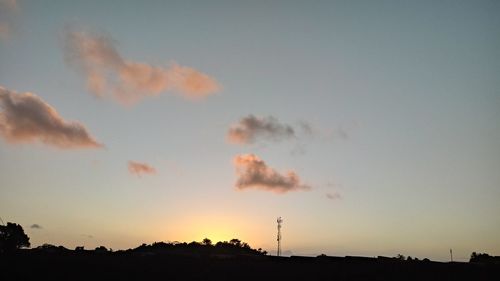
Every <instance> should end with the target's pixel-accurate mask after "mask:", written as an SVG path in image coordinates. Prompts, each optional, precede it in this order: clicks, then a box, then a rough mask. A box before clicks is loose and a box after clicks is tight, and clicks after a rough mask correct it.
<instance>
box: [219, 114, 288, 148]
mask: <svg viewBox="0 0 500 281" xmlns="http://www.w3.org/2000/svg"><path fill="white" fill-rule="evenodd" d="M293 137H295V130H294V129H293V128H292V126H290V125H287V124H282V123H280V122H279V121H278V119H276V118H274V117H272V116H268V117H263V118H259V117H255V116H254V115H251V114H250V115H248V116H246V117H243V118H242V119H241V120H240V121H239V122H238V123H237V124H235V125H233V126H231V128H229V130H228V132H227V139H228V140H229V142H231V143H237V144H249V143H254V142H255V141H256V140H257V138H263V139H268V140H274V141H280V140H283V139H289V138H293Z"/></svg>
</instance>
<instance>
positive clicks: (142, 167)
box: [128, 161, 156, 177]
mask: <svg viewBox="0 0 500 281" xmlns="http://www.w3.org/2000/svg"><path fill="white" fill-rule="evenodd" d="M128 171H129V172H130V173H131V174H133V175H136V176H139V177H140V176H141V175H144V174H145V175H154V174H156V169H155V168H154V167H153V166H151V165H149V164H146V163H141V162H136V161H128Z"/></svg>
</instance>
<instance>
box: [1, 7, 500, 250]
mask: <svg viewBox="0 0 500 281" xmlns="http://www.w3.org/2000/svg"><path fill="white" fill-rule="evenodd" d="M2 2H3V6H2V7H1V9H3V11H2V12H1V13H0V17H2V18H0V24H4V25H3V26H8V28H9V32H8V34H7V33H5V32H3V35H2V36H1V37H0V86H2V87H3V88H5V89H7V90H8V91H9V92H12V93H16V95H18V94H20V93H25V92H31V93H33V94H34V95H36V96H38V97H39V98H40V99H42V100H43V101H44V102H45V103H47V104H50V105H51V106H52V107H53V108H55V110H57V112H58V114H59V115H60V116H61V117H62V118H64V120H67V121H68V122H69V121H78V122H80V123H81V124H82V125H84V126H85V128H86V129H87V130H88V132H89V133H90V134H91V136H92V137H94V138H95V139H96V140H97V141H99V142H100V143H102V144H103V145H104V147H103V148H99V147H93V148H81V149H79V148H78V147H77V148H74V149H68V148H61V147H58V146H54V145H50V144H46V143H43V142H40V141H28V142H22V143H21V142H18V141H15V140H14V141H12V140H11V141H8V140H7V139H6V137H5V136H4V137H3V138H2V135H1V134H0V217H1V218H2V219H3V220H4V221H13V222H17V223H20V224H21V225H22V226H23V227H24V229H25V231H26V232H27V233H28V235H29V236H30V237H31V242H32V246H38V245H40V244H43V243H51V244H56V245H60V244H61V245H64V246H66V247H69V248H74V247H75V246H78V245H85V246H86V247H87V248H93V247H96V246H99V245H105V246H107V247H111V248H113V249H126V248H130V247H136V246H138V245H140V244H141V243H143V242H145V243H151V242H154V241H176V240H177V241H193V240H196V241H201V240H202V239H203V238H205V237H209V238H211V239H212V240H214V241H219V240H229V239H231V238H239V239H241V240H244V241H246V242H248V243H249V244H250V245H251V246H252V247H255V248H258V247H262V248H264V249H266V250H268V251H269V252H270V253H273V254H274V253H275V245H276V217H278V216H282V217H283V219H284V224H283V229H282V230H283V251H284V252H285V253H287V254H291V253H293V254H295V255H317V254H320V253H325V254H328V255H364V256H376V255H386V256H395V255H397V254H399V253H401V254H403V255H411V256H416V257H420V258H423V257H428V258H431V259H435V260H447V259H448V257H449V249H450V248H453V251H454V257H455V259H457V260H468V257H469V256H470V254H471V252H472V251H477V252H488V253H490V254H494V255H500V239H499V237H500V203H499V199H500V79H499V77H500V17H499V16H498V15H499V14H500V2H499V1H457V0H454V1H22V0H19V1H17V2H16V1H7V2H14V4H17V5H15V7H12V5H9V4H8V3H7V4H5V3H6V1H5V0H2ZM68 30H69V31H68ZM72 31H76V32H78V31H85V32H88V33H89V34H98V35H100V36H103V37H105V38H107V39H108V40H109V42H110V44H112V45H113V46H114V48H115V49H116V50H117V51H118V52H119V54H120V55H121V56H122V58H123V60H124V61H132V62H140V63H144V64H148V65H153V66H157V67H161V68H162V69H164V70H165V71H167V70H168V69H170V68H169V67H171V66H172V65H173V64H174V62H175V63H176V64H178V65H180V66H186V67H190V68H193V69H195V70H197V71H200V72H202V73H204V74H206V75H208V76H209V77H210V78H212V79H213V80H214V81H216V82H217V85H218V86H219V88H218V89H217V90H214V91H212V92H213V93H212V92H211V93H210V94H207V96H204V97H201V98H194V99H193V98H189V97H188V98H185V97H184V96H183V95H184V94H183V93H180V92H179V91H177V92H176V91H175V90H168V89H167V90H165V91H161V94H160V95H158V96H155V97H145V98H141V99H140V100H138V101H136V102H134V103H130V104H124V103H122V102H120V101H117V99H115V98H109V97H108V98H106V97H104V98H99V97H96V95H95V94H93V93H92V91H91V90H90V89H89V88H88V87H87V86H86V80H85V73H84V71H81V69H80V70H79V69H77V68H78V67H75V65H74V64H72V63H71V62H68V59H65V48H67V46H66V45H67V40H68V39H67V34H68V32H72ZM0 32H1V30H0ZM1 110H5V108H4V109H2V108H0V111H1ZM250 115H253V116H255V117H256V118H260V119H259V120H274V121H275V123H276V124H278V125H280V126H284V127H286V126H289V127H290V128H293V130H294V135H293V136H291V137H290V136H281V137H279V136H278V137H276V136H274V137H273V136H266V135H265V134H264V135H257V136H256V138H255V140H254V142H250V143H248V142H247V143H245V142H243V143H242V142H239V143H238V142H234V141H231V140H230V139H229V138H228V130H229V129H230V128H234V127H235V126H237V124H238V122H239V121H240V120H242V118H245V117H248V116H250ZM269 117H271V119H269ZM266 118H268V119H266ZM272 118H274V119H272ZM301 128H302V129H301ZM309 129H310V130H309ZM244 154H254V155H256V156H257V157H258V158H259V159H261V160H262V161H265V164H266V165H267V168H268V169H269V170H267V172H269V173H272V172H276V173H279V175H280V176H281V177H286V171H293V172H294V173H296V175H297V176H298V177H299V179H300V184H303V185H304V186H307V187H308V188H300V186H298V185H297V186H295V187H296V188H290V190H289V191H288V192H273V191H272V190H271V189H270V188H252V187H251V186H250V187H248V188H243V189H242V188H237V182H238V183H240V182H239V181H238V179H239V178H238V176H239V174H237V173H236V172H237V171H236V168H238V164H237V161H236V160H235V159H236V158H235V157H236V156H237V155H244ZM246 156H248V155H246ZM129 161H133V162H138V163H144V164H147V165H148V166H149V167H150V168H152V169H154V171H153V172H152V173H147V171H146V173H140V172H137V171H138V170H133V169H132V170H129V167H128V163H129ZM235 166H236V167H235ZM134 171H135V172H134ZM141 171H142V170H141ZM150 172H151V171H150ZM138 173H139V174H138ZM33 224H38V225H40V226H41V228H30V226H31V225H33Z"/></svg>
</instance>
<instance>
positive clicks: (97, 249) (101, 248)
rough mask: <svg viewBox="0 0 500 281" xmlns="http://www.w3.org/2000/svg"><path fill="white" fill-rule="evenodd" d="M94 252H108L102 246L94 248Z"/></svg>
mask: <svg viewBox="0 0 500 281" xmlns="http://www.w3.org/2000/svg"><path fill="white" fill-rule="evenodd" d="M95 251H96V252H99V253H105V252H107V251H108V249H107V248H106V247H104V246H99V247H97V248H95Z"/></svg>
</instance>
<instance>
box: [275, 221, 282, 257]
mask: <svg viewBox="0 0 500 281" xmlns="http://www.w3.org/2000/svg"><path fill="white" fill-rule="evenodd" d="M276 222H277V223H278V239H277V240H278V251H277V252H276V255H277V256H278V257H280V256H281V223H282V222H283V219H282V218H281V217H278V219H277V220H276Z"/></svg>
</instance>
